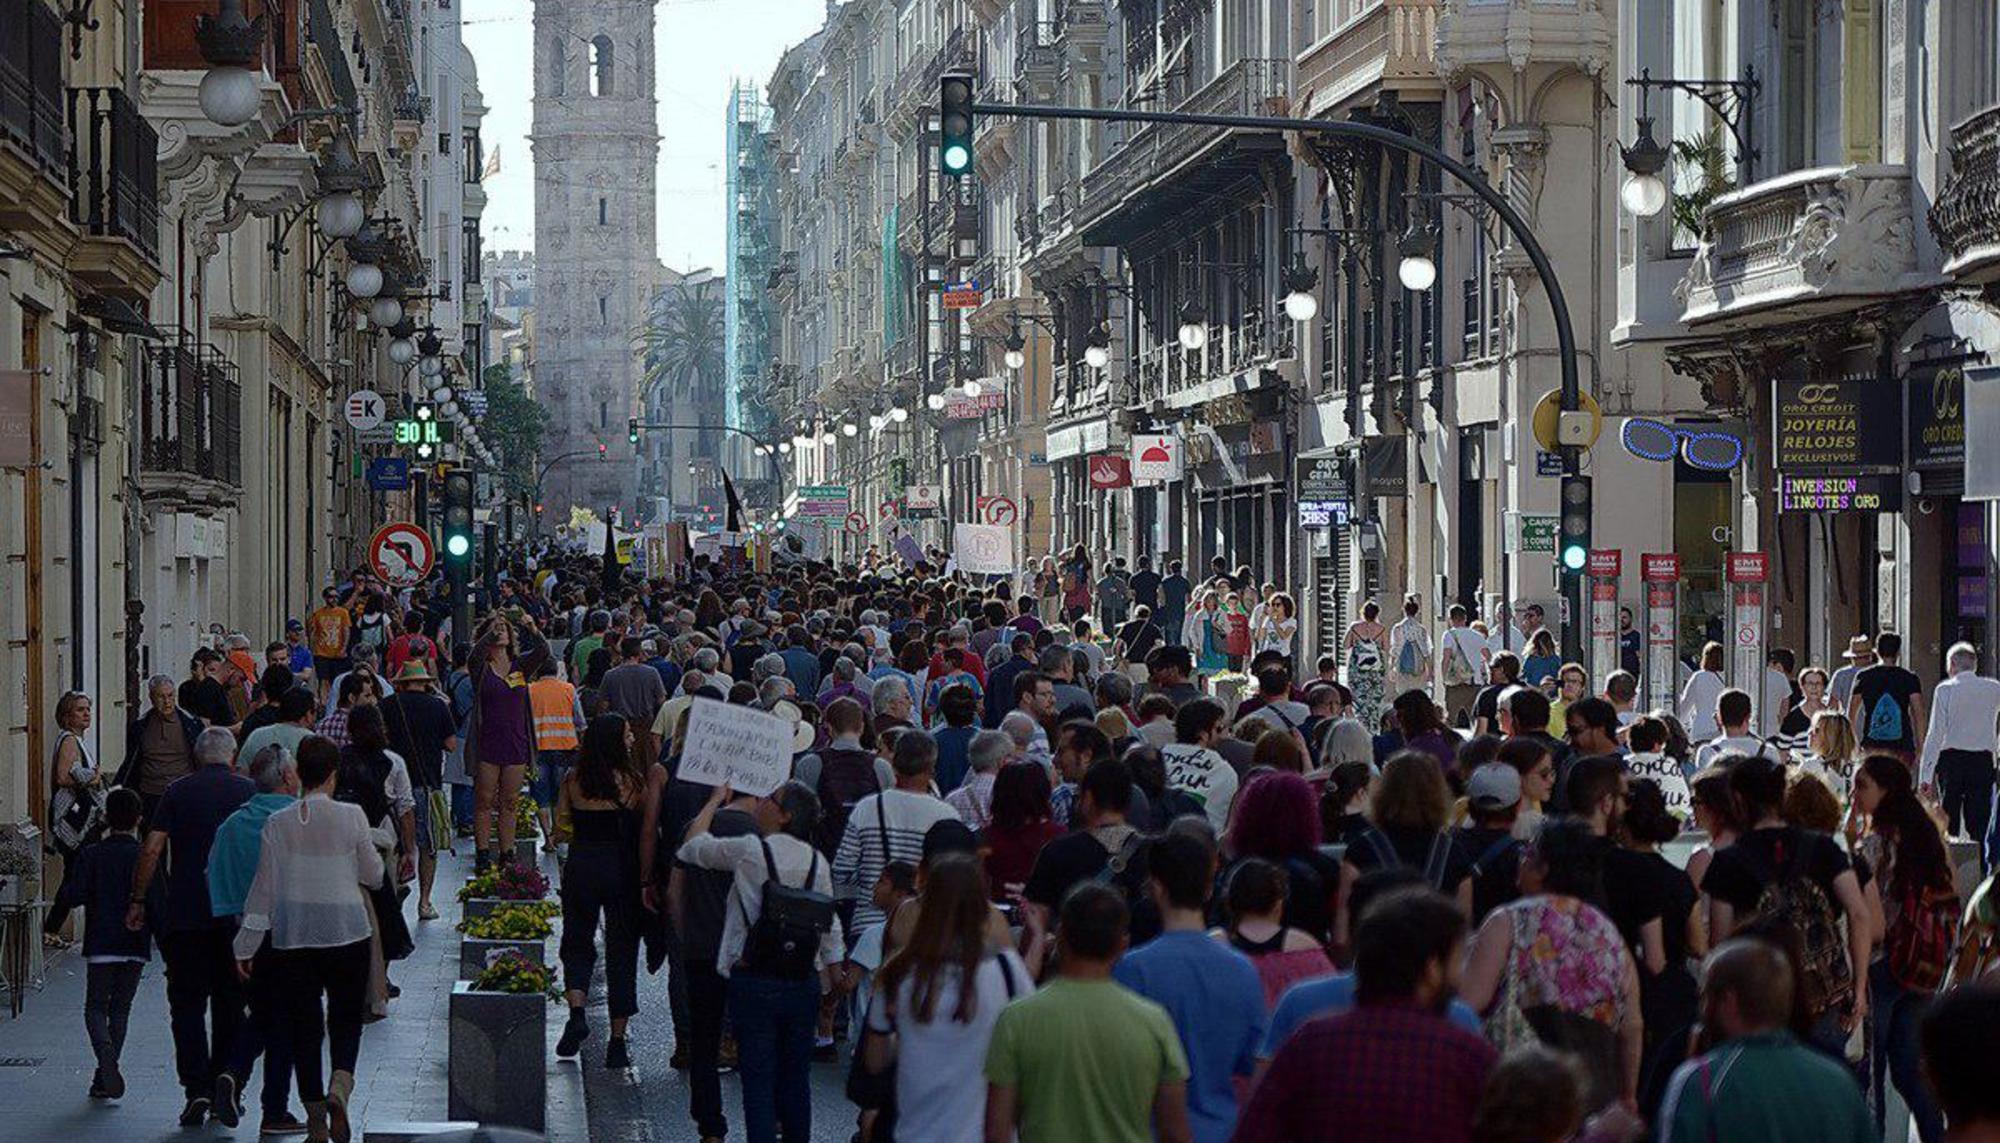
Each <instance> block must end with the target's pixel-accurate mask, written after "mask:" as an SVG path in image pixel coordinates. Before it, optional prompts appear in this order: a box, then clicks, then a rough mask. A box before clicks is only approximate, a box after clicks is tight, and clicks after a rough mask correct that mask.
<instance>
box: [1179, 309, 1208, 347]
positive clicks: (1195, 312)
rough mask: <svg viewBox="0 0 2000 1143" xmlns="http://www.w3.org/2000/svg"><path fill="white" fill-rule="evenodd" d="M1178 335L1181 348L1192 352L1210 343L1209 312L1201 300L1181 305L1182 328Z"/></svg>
mask: <svg viewBox="0 0 2000 1143" xmlns="http://www.w3.org/2000/svg"><path fill="white" fill-rule="evenodd" d="M1178 336H1179V337H1180V341H1181V348H1182V349H1185V350H1187V351H1188V352H1190V353H1192V352H1194V351H1196V350H1198V349H1200V348H1201V347H1202V346H1204V345H1207V344H1208V314H1207V312H1206V311H1204V310H1203V309H1202V308H1201V303H1199V302H1189V303H1187V304H1186V305H1184V306H1182V307H1181V328H1180V331H1179V334H1178Z"/></svg>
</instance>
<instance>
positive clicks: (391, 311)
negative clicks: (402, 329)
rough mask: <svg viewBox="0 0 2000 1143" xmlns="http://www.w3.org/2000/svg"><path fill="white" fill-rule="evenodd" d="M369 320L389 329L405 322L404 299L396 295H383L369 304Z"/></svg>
mask: <svg viewBox="0 0 2000 1143" xmlns="http://www.w3.org/2000/svg"><path fill="white" fill-rule="evenodd" d="M368 320H369V321H372V322H374V323H375V324H376V325H379V326H382V327H383V328H385V329H386V328H388V327H389V326H392V325H395V324H396V323H397V322H399V321H402V320H403V299H401V298H399V297H397V296H396V295H394V294H381V295H379V296H377V297H376V299H375V300H374V301H373V302H370V303H369V304H368Z"/></svg>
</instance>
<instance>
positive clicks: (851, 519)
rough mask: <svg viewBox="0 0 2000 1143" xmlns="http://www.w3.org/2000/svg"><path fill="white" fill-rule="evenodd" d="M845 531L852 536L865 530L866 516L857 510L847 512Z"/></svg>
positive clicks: (866, 528)
mask: <svg viewBox="0 0 2000 1143" xmlns="http://www.w3.org/2000/svg"><path fill="white" fill-rule="evenodd" d="M847 531H848V534H849V535H854V536H859V535H862V534H863V533H865V532H867V531H868V517H866V516H863V515H862V514H861V513H859V512H849V513H848V514H847Z"/></svg>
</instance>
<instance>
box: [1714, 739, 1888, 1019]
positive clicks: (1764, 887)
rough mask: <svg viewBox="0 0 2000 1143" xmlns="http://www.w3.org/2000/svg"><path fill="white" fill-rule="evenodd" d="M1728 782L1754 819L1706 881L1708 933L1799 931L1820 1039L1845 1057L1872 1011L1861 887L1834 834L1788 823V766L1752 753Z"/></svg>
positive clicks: (1807, 993)
mask: <svg viewBox="0 0 2000 1143" xmlns="http://www.w3.org/2000/svg"><path fill="white" fill-rule="evenodd" d="M1729 788H1730V791H1731V792H1732V793H1734V794H1735V795H1736V797H1737V799H1738V800H1739V801H1740V802H1741V803H1742V805H1743V811H1744V816H1745V817H1747V818H1749V819H1750V821H1751V823H1752V824H1751V827H1750V829H1749V830H1747V831H1746V832H1745V833H1744V834H1743V836H1742V837H1740V838H1738V839H1737V840H1736V841H1735V843H1734V844H1731V845H1728V846H1725V847H1723V848H1722V849H1719V850H1716V851H1715V857H1714V859H1713V860H1712V861H1711V862H1710V863H1709V866H1708V871H1707V873H1705V874H1704V875H1703V877H1702V882H1701V885H1700V886H1699V888H1700V889H1701V891H1702V894H1703V895H1704V896H1706V897H1707V898H1708V899H1709V905H1708V931H1709V936H1710V939H1711V940H1713V941H1715V942H1717V943H1720V942H1722V941H1726V940H1728V939H1729V937H1730V935H1731V934H1732V933H1734V932H1735V931H1736V930H1737V929H1739V928H1741V927H1742V926H1743V925H1745V924H1747V923H1748V922H1750V921H1751V920H1752V919H1761V920H1767V921H1771V922H1774V923H1777V924H1781V925H1784V926H1786V927H1789V928H1790V929H1791V930H1792V931H1793V932H1794V933H1795V934H1797V936H1798V938H1799V948H1800V955H1801V962H1800V973H1801V976H1802V978H1803V979H1802V984H1803V986H1804V987H1803V996H1804V1003H1805V1004H1806V1005H1807V1008H1808V1011H1809V1014H1810V1015H1811V1017H1812V1019H1813V1040H1814V1042H1815V1043H1816V1044H1818V1045H1819V1046H1821V1047H1822V1048H1825V1049H1826V1050H1828V1051H1830V1052H1834V1053H1836V1054H1838V1053H1840V1051H1841V1045H1842V1044H1843V1043H1844V1042H1845V1041H1846V1039H1847V1033H1848V1031H1849V1030H1851V1029H1852V1028H1854V1027H1855V1026H1856V1025H1857V1024H1859V1023H1860V1022H1861V1020H1862V1018H1863V1017H1864V1016H1866V1015H1867V1013H1868V986H1867V977H1866V976H1865V975H1864V970H1865V969H1866V968H1867V966H1868V949H1869V945H1870V940H1869V934H1870V923H1869V920H1868V911H1867V910H1868V906H1867V903H1866V902H1865V901H1864V900H1863V899H1862V896H1861V883H1860V881H1859V880H1858V879H1856V877H1855V874H1854V869H1853V866H1852V864H1851V863H1850V862H1849V861H1848V858H1847V854H1846V852H1845V851H1844V850H1842V849H1841V848H1840V846H1839V845H1837V844H1836V843H1835V842H1834V840H1833V838H1832V837H1831V836H1829V835H1827V834H1823V833H1816V832H1813V831H1811V830H1805V829H1800V828H1798V827H1796V826H1790V825H1787V824H1785V819H1784V817H1783V814H1782V808H1783V806H1784V800H1785V767H1784V764H1783V763H1781V762H1778V761H1776V760H1774V759H1771V758H1768V757H1764V756H1762V755H1759V756H1756V757H1751V758H1746V759H1744V760H1743V761H1741V762H1739V763H1737V764H1736V766H1735V767H1734V768H1733V769H1731V770H1730V772H1729ZM1843 920H1844V921H1845V922H1846V925H1847V928H1846V931H1845V933H1843V932H1842V930H1841V922H1842V921H1843Z"/></svg>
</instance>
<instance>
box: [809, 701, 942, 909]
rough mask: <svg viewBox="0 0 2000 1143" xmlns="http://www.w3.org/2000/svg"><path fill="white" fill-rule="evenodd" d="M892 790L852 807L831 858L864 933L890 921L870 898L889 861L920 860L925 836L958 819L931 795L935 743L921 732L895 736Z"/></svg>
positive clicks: (910, 861) (933, 783) (935, 752)
mask: <svg viewBox="0 0 2000 1143" xmlns="http://www.w3.org/2000/svg"><path fill="white" fill-rule="evenodd" d="M890 765H891V767H892V768H893V769H894V770H895V772H896V784H895V786H894V787H892V788H890V789H887V790H883V791H882V792H881V793H879V794H870V795H868V796H867V797H865V798H862V799H861V800H860V801H858V802H856V803H854V812H853V813H852V814H849V815H848V818H847V832H846V833H844V834H842V835H841V837H840V848H839V849H837V850H835V851H834V854H833V881H834V884H835V885H839V886H842V887H844V888H845V889H847V890H848V891H849V892H850V894H852V895H855V896H856V897H857V900H856V901H855V906H854V927H855V928H856V929H865V928H867V927H868V926H869V925H873V924H875V923H877V922H879V921H885V920H887V919H888V918H887V917H885V916H884V915H883V914H882V910H881V909H879V908H877V907H876V905H875V902H874V900H873V892H874V889H875V880H876V879H877V878H879V877H881V876H882V868H883V867H884V866H886V865H888V864H889V863H890V862H892V861H907V862H909V863H910V864H911V865H916V864H918V863H919V862H920V861H922V860H923V856H924V834H925V833H927V832H929V830H930V828H931V827H932V826H934V825H936V824H937V823H938V822H941V821H943V820H945V819H946V818H957V817H958V812H957V811H956V810H953V809H952V808H951V806H950V805H948V804H947V803H946V802H945V801H944V800H943V799H941V798H938V797H935V796H933V795H932V794H931V789H932V787H933V786H935V785H936V778H937V740H936V739H934V738H932V737H931V736H930V735H928V734H925V733H922V732H920V731H911V730H906V731H904V732H903V733H902V734H900V735H898V736H897V737H896V754H895V757H894V758H892V759H891V760H890Z"/></svg>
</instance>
